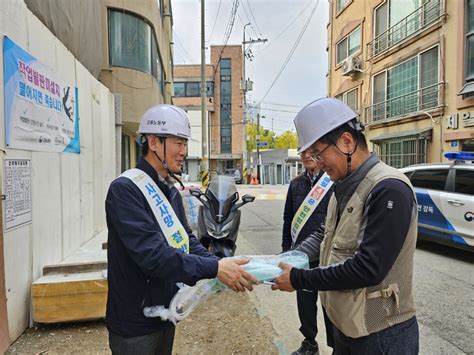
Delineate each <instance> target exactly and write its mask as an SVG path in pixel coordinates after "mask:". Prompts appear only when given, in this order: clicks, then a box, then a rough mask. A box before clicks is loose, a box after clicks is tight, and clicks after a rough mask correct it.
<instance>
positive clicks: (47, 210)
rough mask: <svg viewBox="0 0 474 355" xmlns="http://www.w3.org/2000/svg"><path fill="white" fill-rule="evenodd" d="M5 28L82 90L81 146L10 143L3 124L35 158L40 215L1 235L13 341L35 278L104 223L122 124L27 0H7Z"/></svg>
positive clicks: (0, 132)
mask: <svg viewBox="0 0 474 355" xmlns="http://www.w3.org/2000/svg"><path fill="white" fill-rule="evenodd" d="M0 33H4V34H6V35H7V36H9V37H10V38H11V39H12V40H13V41H15V42H16V43H17V44H18V45H19V46H21V47H23V49H25V50H26V51H28V52H29V53H31V54H32V55H33V56H35V57H36V58H38V60H40V61H41V62H42V63H43V64H45V65H47V66H49V67H51V68H52V69H53V70H54V71H55V72H56V73H57V74H58V75H59V76H60V77H61V78H62V79H64V80H65V81H67V82H69V83H71V84H75V85H76V86H77V87H78V90H79V94H78V98H79V99H78V101H79V115H80V123H79V128H80V143H81V153H80V154H70V153H62V154H60V153H44V152H32V151H25V150H17V149H8V148H7V147H5V135H4V134H5V130H4V129H3V128H2V129H0V147H1V148H2V149H5V152H6V153H5V155H6V157H8V158H9V159H11V158H23V159H31V165H32V176H31V179H32V187H31V188H32V208H33V210H32V216H33V217H32V218H33V222H32V223H31V224H29V225H26V226H22V227H19V228H17V229H14V230H12V231H9V232H7V233H4V234H3V235H2V237H3V241H4V256H5V284H6V290H7V295H6V296H7V314H8V325H9V337H10V340H11V341H13V340H15V339H16V338H17V337H18V336H19V335H20V334H21V333H22V332H23V330H24V329H25V328H26V327H27V326H28V324H29V317H30V313H29V312H30V286H31V283H32V282H33V281H34V280H36V279H37V278H38V277H39V276H41V274H42V267H43V266H44V265H45V264H52V263H57V262H59V261H61V260H62V259H63V258H65V257H66V256H68V255H69V254H71V253H72V252H73V251H74V250H76V249H77V248H79V247H80V246H81V245H82V244H84V243H85V242H86V241H88V240H89V239H91V238H92V237H93V236H94V235H96V234H97V233H99V232H101V231H103V230H104V229H105V216H104V215H105V212H104V199H105V194H106V191H107V188H108V185H109V183H110V182H111V180H112V179H113V178H114V172H115V141H114V129H115V127H114V110H113V108H114V105H113V95H112V94H111V93H110V92H109V90H108V89H107V88H106V87H104V86H103V85H102V84H101V83H99V82H98V81H97V80H96V79H95V78H94V77H93V76H92V75H91V74H90V73H89V72H88V71H87V70H86V69H85V67H84V66H83V65H82V64H81V63H80V62H78V61H77V60H76V59H75V58H74V56H73V55H72V54H71V53H70V52H69V51H68V50H67V49H66V48H65V47H64V45H63V44H62V43H61V42H60V41H59V40H58V39H57V38H56V37H54V36H53V35H52V34H51V33H50V31H49V30H48V29H47V28H46V27H45V26H44V25H43V24H42V23H41V22H40V21H39V20H38V18H37V17H35V16H34V15H33V14H32V13H31V12H30V11H29V10H28V9H27V8H26V5H25V4H24V2H23V1H21V0H2V9H1V11H0ZM0 62H2V63H3V52H1V51H0ZM0 83H3V65H2V66H1V69H0ZM3 90H4V88H3V84H2V85H1V86H0V112H4V102H3V100H4V92H3ZM0 173H3V169H1V170H0ZM2 179H3V177H2Z"/></svg>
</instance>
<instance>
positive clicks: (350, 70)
mask: <svg viewBox="0 0 474 355" xmlns="http://www.w3.org/2000/svg"><path fill="white" fill-rule="evenodd" d="M361 72H362V60H361V59H360V57H358V56H351V57H349V58H346V59H344V60H343V61H342V75H350V76H352V75H355V74H357V73H361Z"/></svg>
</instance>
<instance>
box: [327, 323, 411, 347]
mask: <svg viewBox="0 0 474 355" xmlns="http://www.w3.org/2000/svg"><path fill="white" fill-rule="evenodd" d="M333 331H334V345H335V348H334V354H336V355H378V354H384V355H399V354H403V355H416V354H418V352H419V331H418V322H417V321H416V317H413V318H411V319H409V320H407V321H406V322H403V323H400V324H396V325H394V326H392V327H390V328H387V329H384V330H381V331H380V332H377V333H372V334H370V335H368V336H365V337H362V338H350V337H347V336H345V335H344V334H343V333H342V332H341V331H340V330H339V329H337V328H336V327H334V326H333Z"/></svg>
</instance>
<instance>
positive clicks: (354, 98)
mask: <svg viewBox="0 0 474 355" xmlns="http://www.w3.org/2000/svg"><path fill="white" fill-rule="evenodd" d="M336 99H338V100H341V101H342V102H344V103H345V104H346V105H347V106H349V107H350V108H351V109H353V110H354V111H356V112H358V110H359V89H358V88H356V89H353V90H350V91H347V92H345V93H343V94H340V95H337V96H336Z"/></svg>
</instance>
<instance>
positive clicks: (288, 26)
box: [256, 0, 313, 55]
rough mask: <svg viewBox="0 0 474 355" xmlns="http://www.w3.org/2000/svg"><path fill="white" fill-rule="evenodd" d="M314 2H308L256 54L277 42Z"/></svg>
mask: <svg viewBox="0 0 474 355" xmlns="http://www.w3.org/2000/svg"><path fill="white" fill-rule="evenodd" d="M312 2H313V0H310V1H309V2H308V3H307V4H306V6H305V7H304V8H303V10H301V12H300V13H299V14H298V15H296V17H295V18H294V19H293V20H292V21H291V22H290V23H289V24H288V25H287V26H286V27H285V28H284V29H283V31H281V32H280V33H279V34H278V35H277V36H276V37H275V38H274V39H273V40H272V41H271V42H269V43H268V45H267V46H265V47H263V48H262V49H261V50H260V52H258V53H257V54H256V55H258V54H261V53H263V52H264V51H265V50H266V49H267V48H268V47H270V46H271V45H272V44H273V43H275V42H276V40H277V39H279V38H280V37H281V36H283V34H284V33H285V32H286V31H287V30H288V29H289V28H290V27H291V26H292V25H293V24H294V23H295V22H296V20H298V19H299V18H300V17H301V16H302V15H303V13H304V12H305V11H306V9H307V8H308V7H309V5H311V3H312Z"/></svg>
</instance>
